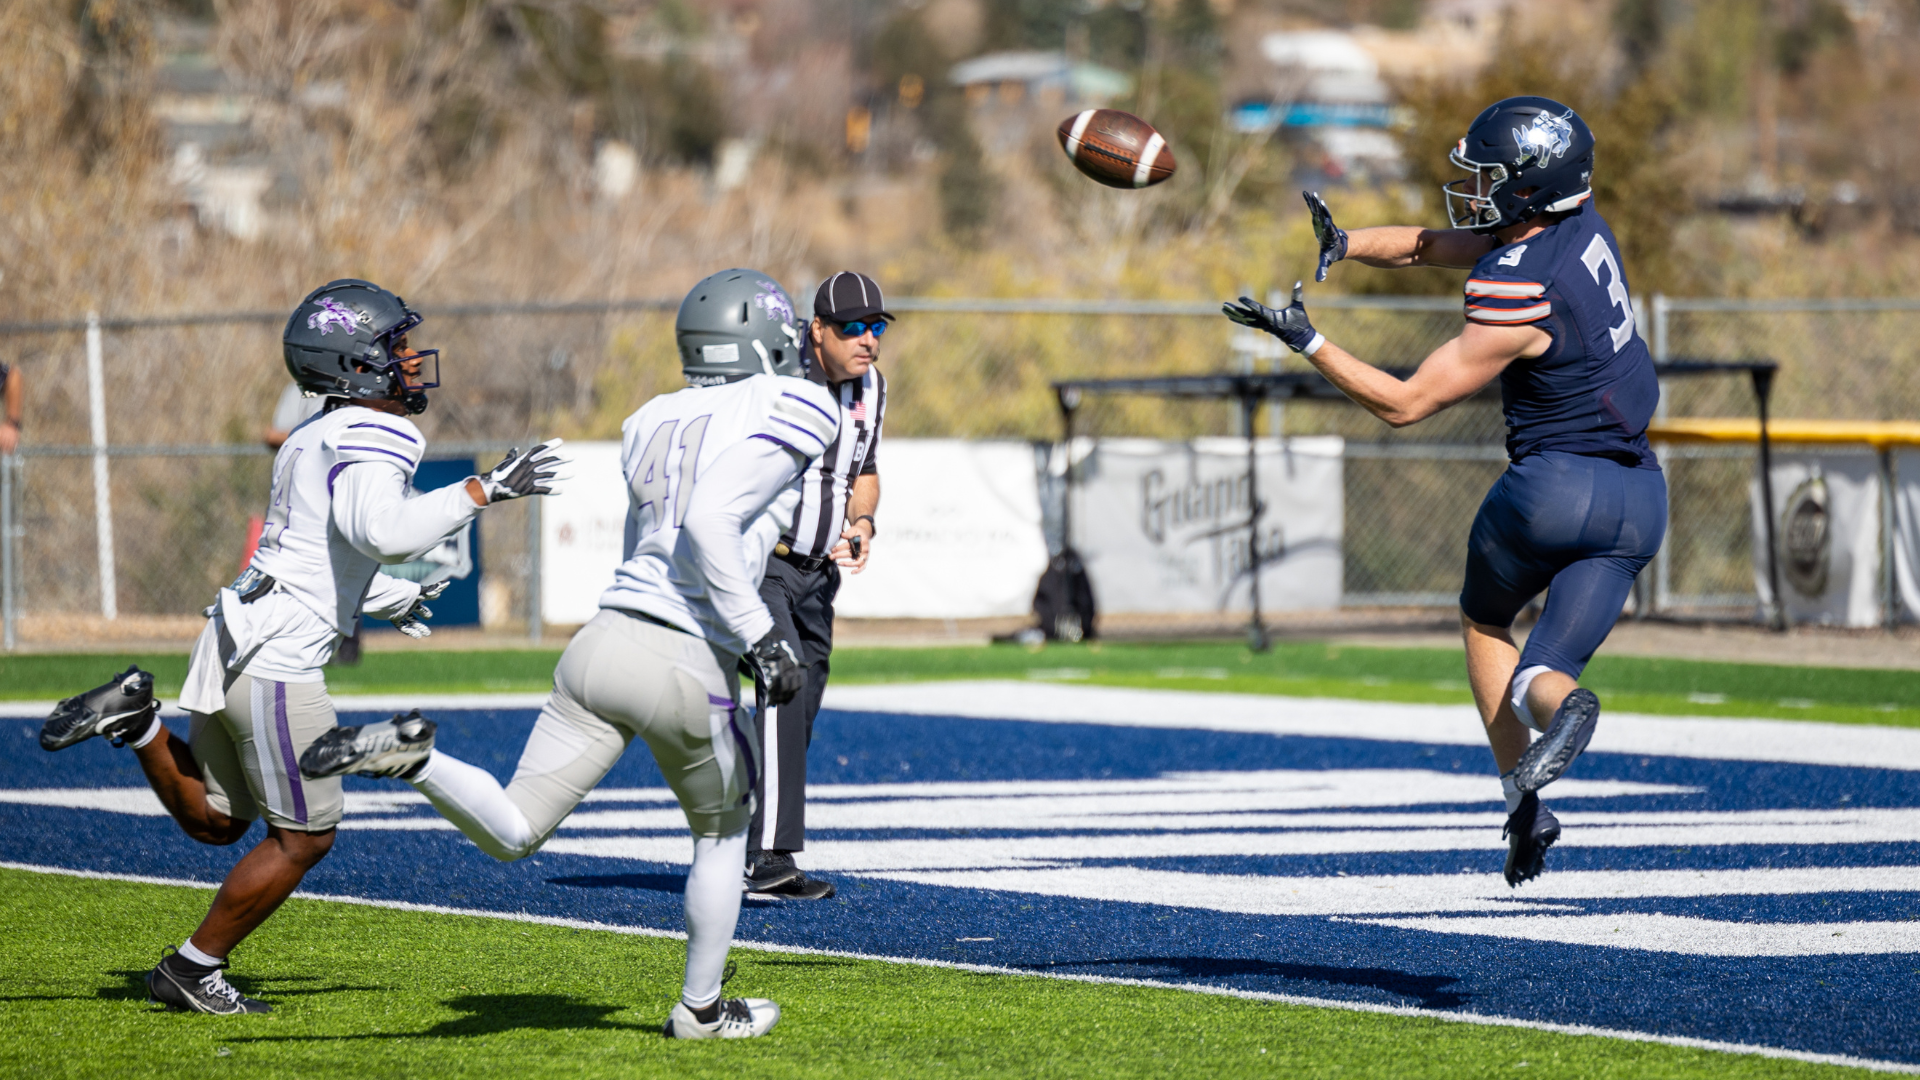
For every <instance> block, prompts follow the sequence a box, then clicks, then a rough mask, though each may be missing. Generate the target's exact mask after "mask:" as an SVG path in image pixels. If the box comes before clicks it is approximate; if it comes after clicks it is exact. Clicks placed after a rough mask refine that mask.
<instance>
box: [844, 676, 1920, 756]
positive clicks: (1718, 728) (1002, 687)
mask: <svg viewBox="0 0 1920 1080" xmlns="http://www.w3.org/2000/svg"><path fill="white" fill-rule="evenodd" d="M825 707H826V708H829V709H838V710H843V711H849V712H878V713H906V714H910V715H917V716H957V717H965V718H969V719H979V720H1027V721H1035V722H1041V723H1061V724H1104V725H1109V726H1117V727H1148V728H1185V729H1191V730H1201V731H1234V732H1253V733H1261V734H1268V735H1310V736H1317V737H1320V738H1332V739H1377V740H1383V741H1387V742H1405V743H1423V744H1426V745H1450V746H1474V747H1485V746H1486V735H1485V733H1484V729H1483V728H1482V726H1481V723H1480V717H1479V713H1477V712H1476V711H1475V710H1474V707H1473V706H1471V705H1413V704H1405V703H1400V702H1375V701H1346V700H1337V699H1332V698H1290V697H1275V696H1270V695H1261V694H1216V693H1200V692H1195V691H1183V690H1136V689H1130V688H1122V687H1108V686H1086V685H1076V686H1055V685H1049V684H1047V683H1033V682H1007V681H978V682H949V683H894V684H874V685H856V686H828V687H827V692H826V701H825ZM1591 749H1592V750H1593V751H1594V752H1596V753H1614V754H1649V755H1657V756H1662V757H1685V758H1703V759H1708V760H1715V761H1782V762H1791V763H1794V764H1800V765H1838V766H1851V767H1855V768H1875V769H1903V770H1920V731H1912V730H1905V729H1900V728H1886V727H1867V726H1857V727H1856V726H1849V725H1844V724H1825V723H1809V722H1805V721H1798V720H1730V719H1721V718H1712V717H1675V716H1642V715H1637V714H1633V713H1617V712H1607V713H1603V714H1602V716H1601V720H1600V727H1599V730H1598V732H1597V733H1596V734H1595V735H1594V741H1593V745H1592V747H1591Z"/></svg>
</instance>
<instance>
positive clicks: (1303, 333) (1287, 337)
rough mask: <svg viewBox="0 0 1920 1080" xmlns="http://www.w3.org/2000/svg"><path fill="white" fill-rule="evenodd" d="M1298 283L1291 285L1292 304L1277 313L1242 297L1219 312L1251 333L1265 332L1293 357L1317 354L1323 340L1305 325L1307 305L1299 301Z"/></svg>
mask: <svg viewBox="0 0 1920 1080" xmlns="http://www.w3.org/2000/svg"><path fill="white" fill-rule="evenodd" d="M1300 292H1301V283H1300V282H1298V281H1296V282H1294V283H1293V303H1291V304H1288V305H1287V306H1286V307H1284V308H1281V309H1280V310H1279V311H1275V310H1274V309H1272V308H1270V307H1268V306H1267V305H1265V304H1263V303H1261V302H1260V301H1258V300H1255V299H1254V298H1253V297H1251V296H1243V297H1241V298H1240V302H1239V303H1238V304H1221V305H1220V311H1221V313H1222V314H1224V315H1225V316H1226V317H1227V318H1229V319H1232V320H1233V321H1234V322H1237V323H1239V324H1240V325H1241V326H1251V327H1253V328H1254V329H1255V330H1265V331H1266V332H1267V333H1269V334H1272V335H1273V336H1274V337H1277V338H1279V339H1280V340H1281V341H1284V342H1286V343H1287V348H1289V349H1292V350H1293V351H1294V352H1297V353H1305V354H1306V355H1308V356H1312V355H1313V354H1314V353H1316V352H1318V351H1320V346H1321V345H1323V344H1325V343H1326V340H1327V339H1326V338H1323V337H1321V336H1320V333H1319V331H1317V330H1315V329H1314V328H1313V324H1312V323H1310V322H1308V321H1307V305H1306V302H1305V301H1304V300H1302V299H1301V296H1300Z"/></svg>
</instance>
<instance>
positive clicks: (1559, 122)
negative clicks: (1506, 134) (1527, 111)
mask: <svg viewBox="0 0 1920 1080" xmlns="http://www.w3.org/2000/svg"><path fill="white" fill-rule="evenodd" d="M1513 141H1514V142H1515V143H1518V144H1519V146H1520V160H1519V161H1518V162H1517V164H1520V165H1527V164H1531V163H1534V162H1545V161H1547V160H1548V159H1550V158H1557V157H1559V156H1560V155H1561V154H1564V153H1566V152H1567V151H1568V150H1569V149H1571V148H1572V147H1573V110H1572V109H1568V110H1567V111H1566V112H1565V113H1564V114H1562V115H1560V116H1553V115H1550V114H1548V113H1539V114H1538V115H1536V116H1534V118H1533V119H1532V120H1531V121H1529V122H1528V123H1527V126H1526V127H1518V128H1514V129H1513Z"/></svg>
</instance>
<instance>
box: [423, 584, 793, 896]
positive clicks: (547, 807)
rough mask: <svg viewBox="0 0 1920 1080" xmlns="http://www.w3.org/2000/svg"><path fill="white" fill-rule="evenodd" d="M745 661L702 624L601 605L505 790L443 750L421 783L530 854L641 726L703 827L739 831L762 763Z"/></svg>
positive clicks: (455, 814)
mask: <svg viewBox="0 0 1920 1080" xmlns="http://www.w3.org/2000/svg"><path fill="white" fill-rule="evenodd" d="M735 662H736V658H735V657H734V656H732V655H731V654H728V653H724V652H721V651H719V650H717V649H715V648H714V647H712V646H711V645H709V644H708V643H707V642H706V641H704V640H702V639H700V638H696V637H694V636H692V635H691V634H683V633H681V632H679V631H677V630H669V629H667V628H666V627H664V626H661V625H659V624H657V623H652V622H648V621H646V620H644V619H640V618H638V617H635V616H633V615H628V614H626V613H624V612H617V611H602V612H600V614H598V615H596V616H594V618H593V621H592V622H589V623H588V624H587V625H586V626H584V627H582V628H581V630H580V632H579V633H578V634H575V635H574V637H573V640H572V641H571V642H569V643H568V645H567V649H566V651H565V652H564V653H562V654H561V656H560V664H559V667H558V668H556V669H555V670H554V673H553V693H552V694H550V695H549V696H548V698H547V704H546V707H545V708H544V709H542V710H540V719H539V721H538V722H536V723H535V724H534V727H533V732H532V734H530V735H529V736H528V737H527V745H526V749H525V750H523V751H522V752H521V754H520V765H519V767H518V768H517V769H516V770H515V771H514V774H513V780H512V782H511V783H509V784H508V785H507V786H506V788H505V789H504V790H503V789H501V788H500V786H499V784H498V783H497V782H496V781H494V780H493V778H492V776H491V775H490V774H488V773H486V772H485V770H482V769H478V768H476V767H474V766H471V765H467V764H466V763H464V762H461V761H459V760H458V759H455V758H452V757H450V756H448V755H446V754H442V753H440V752H439V751H435V752H434V755H433V759H432V761H431V762H430V763H429V764H428V766H427V768H425V769H424V770H422V772H421V775H420V776H419V777H418V778H417V779H416V780H415V781H414V786H415V787H416V788H418V789H419V790H420V792H421V793H422V794H424V795H426V796H427V799H428V800H429V801H430V802H432V803H433V805H434V807H435V808H436V809H438V810H439V811H440V813H441V814H442V816H444V817H446V818H447V820H449V821H451V822H453V824H454V825H456V826H458V827H459V829H460V831H461V832H464V833H466V834H467V837H468V838H469V839H471V840H472V841H473V842H474V843H475V844H477V845H479V846H480V848H481V850H483V851H485V852H486V853H487V854H489V855H492V856H493V857H494V858H496V859H501V860H503V861H511V860H514V859H520V858H525V857H526V856H527V855H530V854H532V853H533V852H535V851H538V850H539V849H540V845H542V844H544V843H546V841H547V838H548V837H549V836H551V835H553V831H554V830H555V829H557V828H559V826H560V823H561V822H562V821H564V820H565V819H566V817H567V815H568V814H571V813H572V812H573V809H574V807H576V806H578V805H580V802H581V800H582V799H585V798H586V797H587V793H588V792H589V791H592V790H593V788H594V786H595V785H597V784H598V783H600V781H601V779H602V778H603V777H605V776H606V775H607V771H608V770H609V769H611V768H613V765H614V763H615V762H616V761H619V760H620V755H621V754H623V753H625V752H626V748H627V743H628V742H630V741H631V740H632V739H633V738H634V737H635V736H636V735H637V736H639V737H640V738H641V739H643V740H644V741H645V742H646V744H647V748H648V749H650V750H652V751H653V758H654V761H655V762H657V763H658V764H659V766H660V772H661V773H662V774H663V775H664V776H665V777H666V780H667V785H668V786H669V787H671V788H672V789H673V793H674V795H676V796H677V797H678V798H679V800H680V809H681V811H682V812H683V813H685V814H686V817H687V825H688V827H689V828H691V829H692V830H693V833H694V835H695V836H707V837H719V836H731V835H733V834H734V833H738V832H740V831H742V830H743V829H745V828H746V825H747V821H748V819H749V818H750V817H751V816H752V813H753V808H752V805H751V800H752V793H753V782H754V774H755V772H756V771H757V769H758V767H759V762H758V757H759V749H758V746H757V744H756V743H755V741H754V737H753V728H752V726H751V725H750V724H748V723H746V722H745V717H744V715H743V710H741V709H740V708H739V707H738V705H737V704H736V702H737V701H738V686H739V677H738V675H737V674H736V673H735V671H734V664H735ZM475 774H478V775H475Z"/></svg>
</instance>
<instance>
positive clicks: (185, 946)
mask: <svg viewBox="0 0 1920 1080" xmlns="http://www.w3.org/2000/svg"><path fill="white" fill-rule="evenodd" d="M176 952H177V953H178V955H179V957H180V959H182V960H185V961H186V962H187V963H189V964H192V965H193V966H194V967H198V968H217V967H219V966H220V965H221V964H224V963H226V960H227V958H226V957H224V956H215V955H213V954H212V953H209V952H206V951H204V950H202V949H199V948H196V947H195V946H194V944H193V939H192V938H188V939H187V940H186V941H184V942H182V943H181V945H180V948H179V949H178V950H176Z"/></svg>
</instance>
